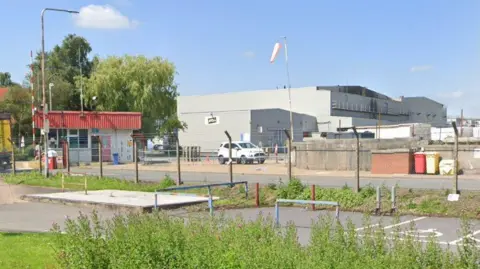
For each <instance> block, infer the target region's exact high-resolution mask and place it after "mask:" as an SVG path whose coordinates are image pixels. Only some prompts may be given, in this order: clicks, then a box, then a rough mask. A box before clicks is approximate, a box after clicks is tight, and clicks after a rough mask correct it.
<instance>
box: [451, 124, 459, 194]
mask: <svg viewBox="0 0 480 269" xmlns="http://www.w3.org/2000/svg"><path fill="white" fill-rule="evenodd" d="M452 127H453V131H454V132H455V145H454V152H453V161H454V163H455V164H454V166H453V167H455V172H454V173H453V175H454V177H453V180H454V182H453V193H455V194H458V170H459V169H458V167H459V165H458V129H457V124H456V123H455V122H452Z"/></svg>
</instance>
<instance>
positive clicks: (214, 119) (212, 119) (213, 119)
mask: <svg viewBox="0 0 480 269" xmlns="http://www.w3.org/2000/svg"><path fill="white" fill-rule="evenodd" d="M214 123H217V118H216V117H213V118H208V124H214Z"/></svg>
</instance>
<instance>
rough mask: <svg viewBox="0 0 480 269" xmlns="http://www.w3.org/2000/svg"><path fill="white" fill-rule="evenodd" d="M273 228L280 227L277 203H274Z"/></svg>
mask: <svg viewBox="0 0 480 269" xmlns="http://www.w3.org/2000/svg"><path fill="white" fill-rule="evenodd" d="M275 226H276V227H280V208H279V205H278V202H275Z"/></svg>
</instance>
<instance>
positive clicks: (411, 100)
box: [403, 97, 447, 126]
mask: <svg viewBox="0 0 480 269" xmlns="http://www.w3.org/2000/svg"><path fill="white" fill-rule="evenodd" d="M403 103H404V104H405V105H406V107H407V108H408V110H409V111H410V112H411V113H410V122H425V123H431V124H432V125H434V126H436V125H445V124H446V123H447V110H446V108H445V107H444V106H443V105H442V104H440V103H437V102H435V101H433V100H431V99H428V98H426V97H405V98H404V99H403ZM428 114H430V115H429V116H427V115H428Z"/></svg>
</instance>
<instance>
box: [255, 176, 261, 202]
mask: <svg viewBox="0 0 480 269" xmlns="http://www.w3.org/2000/svg"><path fill="white" fill-rule="evenodd" d="M255 206H256V207H260V183H258V182H257V183H255Z"/></svg>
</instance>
